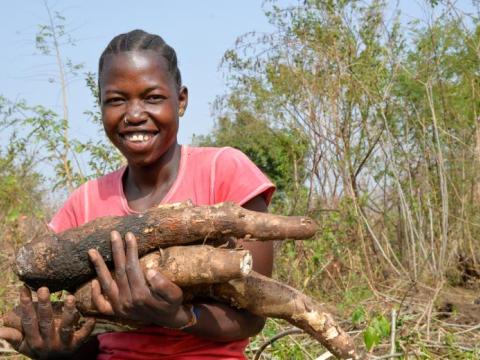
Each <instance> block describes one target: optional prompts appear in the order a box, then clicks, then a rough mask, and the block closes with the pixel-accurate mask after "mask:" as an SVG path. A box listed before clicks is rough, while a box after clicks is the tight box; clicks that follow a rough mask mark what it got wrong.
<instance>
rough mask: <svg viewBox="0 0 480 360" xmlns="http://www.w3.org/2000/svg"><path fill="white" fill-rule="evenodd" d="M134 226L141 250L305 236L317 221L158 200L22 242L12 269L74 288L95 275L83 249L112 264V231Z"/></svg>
mask: <svg viewBox="0 0 480 360" xmlns="http://www.w3.org/2000/svg"><path fill="white" fill-rule="evenodd" d="M112 230H117V231H119V232H120V233H121V234H125V233H126V232H127V231H130V232H132V233H133V234H134V235H135V237H136V238H137V243H138V251H139V256H144V255H146V254H147V253H149V252H152V251H155V250H156V249H158V248H159V247H168V246H173V245H181V244H190V243H195V242H199V241H200V242H205V241H207V240H212V239H230V238H243V239H249V240H282V239H307V238H310V237H312V236H314V235H315V232H316V231H317V226H316V224H315V223H314V222H313V221H312V220H311V219H309V218H306V217H294V216H291V217H287V216H280V215H272V214H267V213H259V212H255V211H250V210H246V209H244V208H242V207H240V206H238V205H235V204H233V203H222V204H217V205H212V206H193V205H192V204H191V203H190V202H185V203H178V204H171V205H162V206H160V207H158V208H153V209H151V210H148V211H146V212H145V213H143V214H141V215H129V216H123V217H119V216H117V217H104V218H98V219H95V220H93V221H91V222H89V223H87V224H84V225H82V226H80V227H78V228H74V229H70V230H67V231H64V232H62V233H59V234H53V233H50V234H47V235H45V236H43V237H41V238H39V239H36V240H35V241H32V242H30V243H28V244H26V245H24V246H23V247H21V248H20V249H19V251H18V253H17V259H16V272H17V274H18V276H19V278H20V280H22V281H23V282H25V283H26V284H27V285H28V286H30V287H32V288H34V289H37V288H39V287H41V286H47V287H48V288H49V289H50V290H51V291H57V290H69V291H75V290H76V288H77V287H78V286H80V285H81V284H83V283H85V282H86V281H88V280H90V279H92V278H93V277H94V276H95V269H94V268H93V266H92V264H91V263H90V261H89V259H88V255H87V252H88V250H89V249H91V248H95V249H97V250H98V251H99V252H100V254H101V255H102V256H103V258H104V259H105V261H106V263H107V265H108V266H110V267H111V266H112V251H111V247H110V241H109V239H110V233H111V231H112Z"/></svg>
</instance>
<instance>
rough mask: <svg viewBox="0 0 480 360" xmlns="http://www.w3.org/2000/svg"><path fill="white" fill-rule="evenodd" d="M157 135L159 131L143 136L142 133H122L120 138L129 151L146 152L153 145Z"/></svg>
mask: <svg viewBox="0 0 480 360" xmlns="http://www.w3.org/2000/svg"><path fill="white" fill-rule="evenodd" d="M157 136H158V133H155V134H154V133H148V134H145V135H143V136H142V135H141V134H138V135H137V134H124V135H120V138H121V139H122V143H123V144H124V145H125V146H126V148H127V149H128V150H129V151H132V152H144V151H146V150H148V149H149V148H150V147H151V146H152V145H153V142H154V141H155V140H156V138H157Z"/></svg>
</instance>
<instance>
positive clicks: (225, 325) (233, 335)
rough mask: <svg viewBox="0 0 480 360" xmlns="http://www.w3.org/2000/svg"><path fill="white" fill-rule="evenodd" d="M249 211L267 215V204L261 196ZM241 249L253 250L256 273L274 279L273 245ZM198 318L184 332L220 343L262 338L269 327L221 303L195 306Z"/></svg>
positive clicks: (249, 244) (250, 204) (250, 244)
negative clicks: (261, 332)
mask: <svg viewBox="0 0 480 360" xmlns="http://www.w3.org/2000/svg"><path fill="white" fill-rule="evenodd" d="M243 207H244V208H246V209H248V210H254V211H259V212H267V204H266V203H265V199H264V197H263V196H261V195H259V196H257V197H255V198H253V199H252V200H250V201H249V202H247V203H246V204H244V205H243ZM241 245H242V246H243V247H244V248H245V249H247V250H250V251H251V253H252V256H253V270H255V271H256V272H258V273H260V274H262V275H265V276H271V275H272V267H273V244H272V242H271V241H268V242H254V241H250V242H243V243H241ZM195 309H196V313H197V314H198V319H197V323H196V324H195V325H194V326H192V327H190V328H187V329H185V330H184V331H186V332H188V333H191V334H195V335H198V336H202V337H205V338H208V339H211V340H217V341H232V340H239V339H246V338H248V337H251V336H254V335H256V334H258V333H259V332H260V331H261V330H262V329H263V326H264V325H265V319H264V318H262V317H260V316H256V315H253V314H251V313H249V312H248V311H246V310H237V309H233V308H231V307H230V306H228V305H225V304H223V303H219V302H211V303H202V304H195Z"/></svg>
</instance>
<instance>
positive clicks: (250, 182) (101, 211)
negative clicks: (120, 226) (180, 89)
mask: <svg viewBox="0 0 480 360" xmlns="http://www.w3.org/2000/svg"><path fill="white" fill-rule="evenodd" d="M125 169H126V167H122V168H121V169H119V170H117V171H115V172H112V173H110V174H108V175H105V176H103V177H101V178H99V179H95V180H91V181H88V182H87V183H85V184H83V185H82V186H80V187H79V188H78V189H77V190H75V191H74V192H73V193H72V194H71V196H70V197H69V198H68V200H67V201H66V203H65V204H64V206H63V207H62V208H61V209H60V210H59V211H58V213H57V214H56V215H55V216H54V217H53V219H52V221H51V222H50V224H49V225H50V227H51V228H52V229H53V230H54V231H55V232H61V231H64V230H67V229H69V228H72V227H77V226H80V225H82V224H85V223H87V222H89V221H92V220H93V219H96V218H98V217H102V216H113V215H116V216H122V215H128V214H133V213H135V211H133V210H132V209H130V208H129V206H128V203H127V199H126V197H125V194H124V192H123V185H122V176H123V174H124V172H125ZM274 190H275V187H274V185H273V184H272V183H271V182H270V181H269V180H268V179H267V177H266V176H265V175H264V174H263V173H262V172H261V171H260V170H259V169H258V168H257V167H256V166H255V165H254V164H253V163H252V162H251V161H250V159H248V157H247V156H245V155H244V154H243V153H242V152H240V151H238V150H236V149H233V148H230V147H225V148H210V147H202V148H198V147H190V146H182V150H181V158H180V167H179V170H178V175H177V178H176V180H175V182H174V183H173V185H172V187H171V189H170V190H169V191H168V193H167V194H166V195H165V197H164V199H163V200H162V202H161V203H162V204H166V203H174V202H179V201H185V200H191V201H192V202H193V203H194V204H196V205H212V204H216V203H219V202H224V201H232V202H235V203H237V204H239V205H243V204H245V203H246V202H248V201H249V200H251V199H253V198H254V197H256V196H257V195H263V196H264V197H265V199H266V202H267V204H268V203H269V202H270V199H271V197H272V194H273V192H274ZM98 338H99V342H100V354H99V355H98V357H97V359H100V360H113V359H123V360H130V359H132V360H133V359H135V360H141V359H149V360H150V359H164V360H187V359H204V360H206V359H232V360H233V359H245V357H244V355H243V352H244V350H245V346H246V345H247V342H248V340H241V341H232V342H215V341H210V340H206V339H203V338H201V337H198V336H195V335H191V334H187V333H185V332H182V331H178V330H171V329H165V328H161V327H157V326H151V327H146V328H143V329H139V330H136V331H130V332H123V333H105V334H101V335H99V337H98Z"/></svg>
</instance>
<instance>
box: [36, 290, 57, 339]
mask: <svg viewBox="0 0 480 360" xmlns="http://www.w3.org/2000/svg"><path fill="white" fill-rule="evenodd" d="M37 297H38V310H37V317H38V327H39V330H40V335H41V336H42V338H43V340H44V341H45V343H46V344H47V347H48V345H49V344H51V342H52V340H53V334H54V323H53V310H52V303H51V302H50V291H49V290H48V288H46V287H41V288H40V289H38V291H37Z"/></svg>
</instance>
